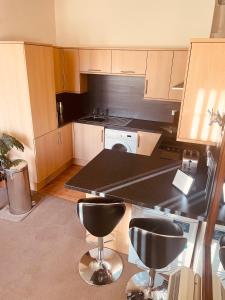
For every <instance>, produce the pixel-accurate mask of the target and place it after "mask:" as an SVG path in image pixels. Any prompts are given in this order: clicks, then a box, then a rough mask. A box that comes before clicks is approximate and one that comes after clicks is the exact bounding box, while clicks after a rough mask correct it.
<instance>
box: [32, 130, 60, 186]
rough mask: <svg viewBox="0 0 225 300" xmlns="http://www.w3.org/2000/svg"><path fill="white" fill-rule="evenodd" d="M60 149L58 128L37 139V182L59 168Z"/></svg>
mask: <svg viewBox="0 0 225 300" xmlns="http://www.w3.org/2000/svg"><path fill="white" fill-rule="evenodd" d="M58 151H59V134H58V130H54V131H52V132H49V133H48V134H45V135H43V136H41V137H39V138H37V139H35V152H36V170H37V182H41V181H42V180H44V179H46V178H47V177H48V176H49V175H51V174H52V173H53V172H54V171H56V170H57V167H58V163H57V160H58Z"/></svg>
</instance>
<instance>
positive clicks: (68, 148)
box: [58, 123, 73, 168]
mask: <svg viewBox="0 0 225 300" xmlns="http://www.w3.org/2000/svg"><path fill="white" fill-rule="evenodd" d="M58 134H59V145H60V147H59V153H58V168H59V167H61V166H63V165H65V164H66V163H68V162H69V161H70V160H72V158H73V140H72V123H70V124H68V125H65V126H63V127H61V128H59V129H58Z"/></svg>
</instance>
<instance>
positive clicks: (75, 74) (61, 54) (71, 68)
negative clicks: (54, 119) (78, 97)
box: [54, 48, 87, 94]
mask: <svg viewBox="0 0 225 300" xmlns="http://www.w3.org/2000/svg"><path fill="white" fill-rule="evenodd" d="M54 67H55V86H56V93H63V92H68V93H77V94H79V93H84V92H86V91H87V78H86V76H84V75H81V74H80V68H79V50H78V49H75V48H54Z"/></svg>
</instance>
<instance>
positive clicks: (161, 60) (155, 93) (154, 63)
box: [144, 50, 173, 100]
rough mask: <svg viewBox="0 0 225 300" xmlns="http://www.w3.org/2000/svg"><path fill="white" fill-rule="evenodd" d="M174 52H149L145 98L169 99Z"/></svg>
mask: <svg viewBox="0 0 225 300" xmlns="http://www.w3.org/2000/svg"><path fill="white" fill-rule="evenodd" d="M172 63H173V51H164V50H162V51H148V59H147V70H146V80H145V94H144V98H150V99H156V100H157V99H169V89H170V76H171V70H172Z"/></svg>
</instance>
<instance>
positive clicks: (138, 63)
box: [112, 50, 147, 75]
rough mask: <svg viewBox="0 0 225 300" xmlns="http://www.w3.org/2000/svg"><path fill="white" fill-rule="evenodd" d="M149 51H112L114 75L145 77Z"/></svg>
mask: <svg viewBox="0 0 225 300" xmlns="http://www.w3.org/2000/svg"><path fill="white" fill-rule="evenodd" d="M146 63H147V51H127V50H112V73H114V74H124V75H126V74H127V75H145V71H146Z"/></svg>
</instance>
